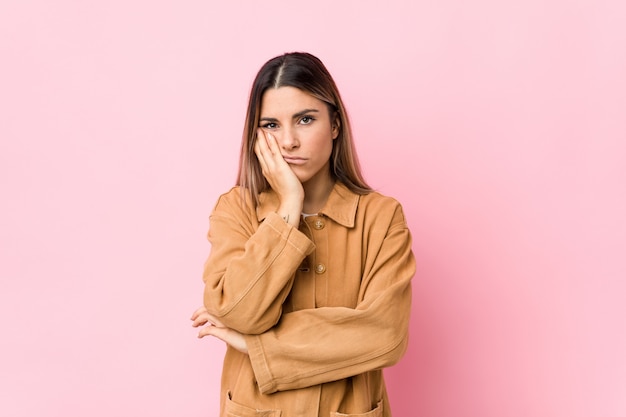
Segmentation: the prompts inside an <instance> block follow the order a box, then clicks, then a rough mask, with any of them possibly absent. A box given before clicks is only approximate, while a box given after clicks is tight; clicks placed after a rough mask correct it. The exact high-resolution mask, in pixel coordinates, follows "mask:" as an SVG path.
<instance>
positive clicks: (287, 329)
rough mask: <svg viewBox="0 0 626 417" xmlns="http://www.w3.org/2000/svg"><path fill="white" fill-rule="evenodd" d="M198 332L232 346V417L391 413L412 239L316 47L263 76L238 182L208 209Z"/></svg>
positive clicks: (225, 397) (228, 381) (274, 62)
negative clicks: (365, 173)
mask: <svg viewBox="0 0 626 417" xmlns="http://www.w3.org/2000/svg"><path fill="white" fill-rule="evenodd" d="M208 238H209V241H210V243H211V254H210V256H209V258H208V260H207V261H206V264H205V270H204V282H205V291H204V306H203V307H201V308H199V309H198V310H196V311H195V312H194V314H193V316H192V320H193V326H195V327H199V328H200V331H199V334H198V337H204V336H214V337H217V338H219V339H221V340H223V341H224V342H226V344H227V351H226V356H225V358H224V364H223V373H222V388H221V414H220V415H221V416H223V417H224V416H240V417H253V416H264V417H279V416H280V417H295V416H298V417H304V416H315V417H317V416H324V417H327V416H368V417H378V416H390V415H391V412H390V407H389V404H388V399H387V393H386V390H385V384H384V380H383V372H382V368H384V367H386V366H390V365H393V364H395V363H396V362H397V361H398V360H399V359H400V358H401V357H402V355H403V353H404V351H405V350H406V347H407V342H408V323H409V315H410V305H411V287H410V281H411V278H412V277H413V274H414V273H415V262H414V258H413V254H412V252H411V238H410V233H409V230H408V228H407V224H406V221H405V218H404V214H403V212H402V208H401V207H400V204H398V202H396V201H395V200H393V199H392V198H389V197H385V196H383V195H381V194H379V193H377V192H374V191H372V190H371V189H370V187H368V185H367V184H366V183H365V181H364V180H363V177H362V176H361V172H360V169H359V164H358V162H357V158H356V154H355V151H354V145H353V141H352V135H351V132H350V124H349V122H348V116H347V113H346V110H345V108H344V105H343V102H342V101H341V97H340V95H339V92H338V90H337V87H336V85H335V82H334V81H333V79H332V78H331V76H330V74H329V73H328V71H327V69H326V68H325V67H324V65H323V64H322V62H321V61H320V60H319V59H317V58H316V57H314V56H312V55H310V54H306V53H289V54H285V55H282V56H279V57H276V58H274V59H271V60H270V61H268V62H267V63H266V64H265V65H264V66H263V67H262V68H261V70H260V71H259V73H258V74H257V76H256V79H255V80H254V84H253V87H252V91H251V94H250V102H249V105H248V113H247V118H246V123H245V128H244V133H243V142H242V147H241V159H240V163H239V180H238V184H237V186H236V187H234V188H233V189H232V190H230V191H229V192H228V193H226V194H224V195H222V196H221V197H220V198H219V200H218V202H217V204H216V206H215V208H214V210H213V213H212V214H211V217H210V230H209V234H208Z"/></svg>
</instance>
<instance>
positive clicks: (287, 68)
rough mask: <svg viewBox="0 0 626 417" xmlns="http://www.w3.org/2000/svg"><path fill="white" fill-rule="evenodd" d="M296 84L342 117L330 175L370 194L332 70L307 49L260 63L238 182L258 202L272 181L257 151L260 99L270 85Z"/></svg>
mask: <svg viewBox="0 0 626 417" xmlns="http://www.w3.org/2000/svg"><path fill="white" fill-rule="evenodd" d="M285 86H289V87H295V88H298V89H300V90H302V91H304V92H307V93H309V94H311V95H312V96H313V97H315V98H317V99H318V100H321V101H323V102H324V103H326V105H327V106H328V108H329V112H330V114H331V115H333V114H336V115H337V117H339V122H340V124H339V135H338V136H337V139H335V140H334V141H333V150H332V153H331V155H330V172H331V176H332V177H333V178H334V179H335V180H336V181H340V182H341V183H343V184H344V185H345V186H346V187H348V188H349V189H350V190H352V191H353V192H355V193H357V194H367V193H369V192H370V191H371V190H372V189H371V188H370V187H369V186H368V185H367V183H366V182H365V180H364V179H363V175H362V174H361V168H360V165H359V161H358V158H357V155H356V150H355V148H354V142H353V140H352V131H351V129H350V121H349V120H348V114H347V112H346V109H345V107H344V104H343V101H342V100H341V96H340V95H339V90H338V89H337V86H336V85H335V81H334V80H333V78H332V77H331V75H330V73H329V72H328V70H327V69H326V67H325V66H324V64H323V63H322V61H320V60H319V59H318V58H317V57H315V56H313V55H311V54H309V53H305V52H292V53H287V54H284V55H280V56H277V57H275V58H272V59H270V60H269V61H267V62H266V63H265V65H263V67H261V69H260V70H259V72H258V74H257V75H256V78H255V79H254V83H253V84H252V90H251V91H250V99H249V101H248V111H247V114H246V122H245V125H244V129H243V138H242V141H241V155H240V159H239V174H238V180H237V185H240V186H241V187H242V188H244V189H248V190H250V194H251V196H252V200H253V201H252V203H253V204H254V205H255V206H256V205H258V203H259V201H258V198H259V194H260V193H261V192H262V191H265V190H266V189H268V188H269V187H270V186H269V183H268V182H267V180H266V179H265V177H264V176H263V173H262V172H261V165H260V164H259V160H258V159H257V156H256V154H255V153H254V142H255V140H256V131H257V128H258V126H259V118H260V113H261V99H262V98H263V94H264V93H265V91H266V90H267V89H269V88H279V87H285Z"/></svg>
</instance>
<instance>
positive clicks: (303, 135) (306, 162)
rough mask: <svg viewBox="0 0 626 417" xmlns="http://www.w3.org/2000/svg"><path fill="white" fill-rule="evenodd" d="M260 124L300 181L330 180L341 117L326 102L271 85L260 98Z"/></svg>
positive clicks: (299, 92)
mask: <svg viewBox="0 0 626 417" xmlns="http://www.w3.org/2000/svg"><path fill="white" fill-rule="evenodd" d="M259 125H260V127H261V128H263V130H265V131H266V132H269V133H271V134H272V135H273V136H274V137H275V138H276V141H277V142H278V146H279V147H280V151H281V154H282V156H283V158H284V159H285V161H286V162H287V163H288V164H289V166H290V167H291V169H292V170H293V172H294V173H295V174H296V176H297V177H298V179H299V180H300V182H301V183H303V184H305V183H307V182H309V181H311V180H314V179H318V178H319V179H322V178H323V179H330V175H329V174H330V171H329V166H330V162H329V161H330V155H331V152H332V150H333V140H335V139H336V138H337V136H338V134H339V119H338V118H337V117H334V116H333V117H332V118H331V115H330V114H329V110H328V106H327V105H326V103H324V102H323V101H321V100H319V99H317V98H315V97H313V96H312V95H310V94H308V93H305V92H304V91H302V90H300V89H297V88H295V87H279V88H271V89H269V90H267V91H265V93H264V94H263V97H262V99H261V117H260V120H259Z"/></svg>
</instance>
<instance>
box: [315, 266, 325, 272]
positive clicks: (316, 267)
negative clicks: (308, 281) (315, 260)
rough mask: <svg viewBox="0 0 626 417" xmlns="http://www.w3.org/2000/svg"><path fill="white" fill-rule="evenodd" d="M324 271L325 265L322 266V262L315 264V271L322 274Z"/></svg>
mask: <svg viewBox="0 0 626 417" xmlns="http://www.w3.org/2000/svg"><path fill="white" fill-rule="evenodd" d="M324 272H326V267H325V266H324V264H317V265H316V266H315V273H317V274H323V273H324Z"/></svg>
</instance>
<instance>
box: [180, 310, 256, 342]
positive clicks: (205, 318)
mask: <svg viewBox="0 0 626 417" xmlns="http://www.w3.org/2000/svg"><path fill="white" fill-rule="evenodd" d="M191 320H193V323H192V324H191V325H192V326H193V327H202V328H201V329H200V331H199V332H198V338H199V339H201V338H203V337H204V336H215V337H217V338H218V339H220V340H222V341H224V342H226V343H227V344H229V345H230V346H232V347H233V348H235V349H237V350H238V351H240V352H242V353H245V354H247V353H248V344H247V343H246V339H245V338H244V337H243V334H241V333H239V332H238V331H236V330H233V329H229V328H228V327H226V326H224V325H223V324H222V323H221V322H220V321H219V320H218V319H216V318H215V317H214V316H212V315H211V314H209V312H208V311H207V310H206V308H205V307H204V306H202V307H200V308H199V309H197V310H196V311H194V313H193V314H192V315H191Z"/></svg>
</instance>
